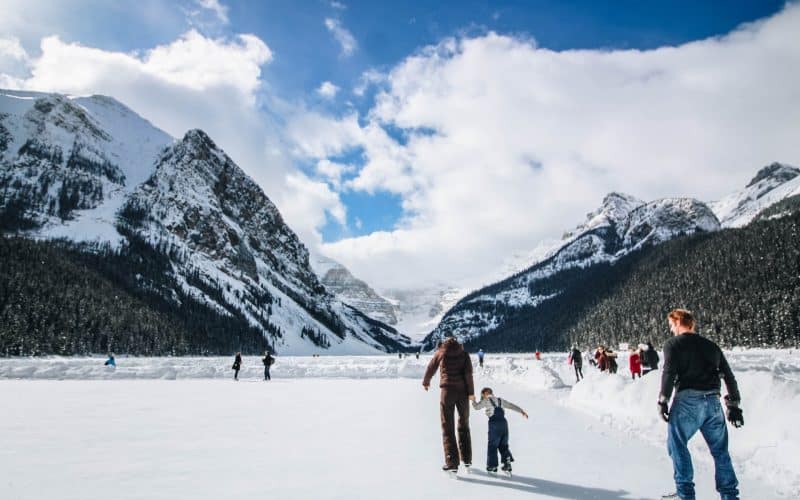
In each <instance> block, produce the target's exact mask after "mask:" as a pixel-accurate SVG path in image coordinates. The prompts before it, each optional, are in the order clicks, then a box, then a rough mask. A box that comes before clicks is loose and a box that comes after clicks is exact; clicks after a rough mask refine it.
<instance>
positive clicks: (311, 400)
mask: <svg viewBox="0 0 800 500" xmlns="http://www.w3.org/2000/svg"><path fill="white" fill-rule="evenodd" d="M475 385H476V388H480V387H482V386H483V385H492V387H493V388H494V389H495V392H496V394H498V395H499V396H500V397H507V398H508V399H509V400H511V401H513V402H515V403H517V404H520V405H521V406H522V407H523V408H525V409H526V410H527V411H528V413H529V414H530V420H527V421H526V420H524V419H522V418H521V417H520V416H519V415H516V414H512V415H509V424H510V429H511V441H510V444H511V450H512V452H513V454H514V456H515V458H516V462H515V463H514V477H513V478H512V479H508V478H503V477H496V478H495V477H489V476H488V475H487V474H486V473H484V472H483V470H482V469H483V468H484V467H485V452H486V433H487V419H486V417H485V415H484V414H483V413H482V412H472V414H471V417H470V421H471V426H472V440H473V450H474V462H475V464H474V467H473V469H475V471H474V472H473V474H472V475H469V476H466V475H463V473H459V477H458V480H456V481H453V480H449V479H448V478H447V477H445V474H444V473H443V472H441V471H440V470H439V469H440V467H441V465H442V461H443V459H442V451H441V434H440V430H439V409H438V406H439V405H438V400H439V391H438V389H436V388H432V389H431V391H430V392H428V393H426V392H424V391H423V390H422V388H421V386H420V383H419V381H416V380H410V379H383V380H376V379H368V380H353V379H282V380H273V381H272V382H263V381H260V380H257V379H255V378H250V379H245V380H242V381H240V382H238V383H237V382H233V381H232V380H181V381H162V380H147V381H138V380H113V381H50V380H46V381H30V380H20V381H12V380H4V381H0V398H2V400H3V401H4V402H7V404H6V405H5V408H4V410H3V411H2V412H0V429H2V430H3V440H4V443H3V446H2V447H1V448H0V471H2V476H0V498H3V499H7V500H34V499H41V498H58V499H59V500H68V499H81V500H90V499H106V498H109V497H113V498H115V499H145V498H146V499H170V500H174V499H183V498H187V499H193V500H198V499H220V498H264V497H270V498H284V499H301V498H302V499H353V498H363V499H381V500H391V499H398V500H408V499H413V500H422V499H428V498H431V499H440V498H459V499H463V500H469V499H480V500H483V499H485V498H490V497H497V495H500V497H499V498H504V499H505V498H508V499H513V498H534V499H536V498H540V499H543V498H562V499H600V500H617V499H619V500H622V499H652V498H659V497H660V495H661V494H662V493H665V492H668V491H671V490H672V481H671V474H672V470H671V466H670V462H669V459H668V458H667V456H666V451H665V450H664V449H663V448H659V447H655V446H652V445H649V444H646V443H644V442H642V440H640V439H639V438H638V437H637V436H634V435H624V434H622V433H619V432H616V431H613V430H611V429H610V428H608V427H607V426H606V425H605V424H603V423H602V422H599V421H597V420H595V419H592V418H591V417H588V416H586V415H583V414H581V413H579V412H576V411H574V410H571V409H569V408H567V407H565V406H563V405H560V404H558V403H556V402H555V401H554V400H553V399H552V398H547V397H542V393H536V392H532V391H530V390H528V389H526V388H524V387H521V386H519V385H505V384H496V383H495V384H489V383H488V382H486V381H485V380H482V379H481V376H480V374H478V373H476V381H475ZM740 481H741V483H742V485H741V489H742V498H758V499H759V500H770V499H773V498H780V497H776V496H775V494H774V493H772V491H771V489H770V488H768V487H765V486H763V485H761V484H758V483H756V482H754V481H752V480H749V479H748V478H746V477H740ZM697 482H698V498H701V499H705V498H708V499H712V498H717V497H716V495H715V492H714V489H713V472H712V471H710V470H709V469H708V467H707V466H705V465H700V466H699V467H697Z"/></svg>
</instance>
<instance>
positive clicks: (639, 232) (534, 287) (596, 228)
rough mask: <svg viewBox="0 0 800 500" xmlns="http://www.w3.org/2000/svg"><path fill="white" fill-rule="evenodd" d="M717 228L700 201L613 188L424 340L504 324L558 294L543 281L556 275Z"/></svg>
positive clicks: (471, 334) (465, 335)
mask: <svg viewBox="0 0 800 500" xmlns="http://www.w3.org/2000/svg"><path fill="white" fill-rule="evenodd" d="M718 229H720V224H719V221H718V220H717V218H716V216H715V215H714V213H713V212H712V211H711V209H710V208H709V207H708V206H707V205H705V204H704V203H702V202H700V201H697V200H693V199H687V198H670V199H662V200H656V201H653V202H650V203H643V202H641V201H639V200H637V199H636V198H634V197H632V196H628V195H624V194H620V193H611V194H609V195H607V196H606V197H605V198H604V200H603V204H602V205H601V206H600V208H598V209H597V210H596V211H594V212H591V213H589V214H588V215H587V218H586V221H585V222H584V223H582V224H580V225H579V226H578V227H577V228H576V229H574V230H573V231H570V232H568V233H566V234H565V236H564V239H563V240H562V241H561V242H560V243H559V244H558V245H556V246H555V247H554V248H553V249H552V250H551V251H550V252H548V253H547V254H546V256H545V258H544V259H543V260H542V261H540V262H538V263H536V264H534V265H533V266H531V267H530V268H528V269H526V270H524V271H521V272H519V273H517V274H515V275H513V276H511V277H509V278H507V279H505V280H502V281H500V282H498V283H496V284H493V285H490V286H488V287H485V288H483V289H481V290H478V291H476V292H473V293H471V294H470V295H467V296H466V297H464V298H463V299H461V301H459V302H458V303H457V304H456V305H455V306H454V307H453V308H452V309H451V310H449V311H448V312H447V314H445V315H444V317H443V318H442V321H441V322H440V323H439V324H438V325H437V326H436V328H435V329H434V330H433V331H432V332H431V333H430V334H429V335H428V336H427V337H426V338H425V339H424V341H423V344H424V345H425V346H426V347H428V348H430V347H432V346H433V345H435V344H436V342H437V341H438V340H439V339H440V338H441V337H442V336H443V335H444V333H445V332H447V331H451V332H455V333H456V336H458V337H459V338H461V339H462V340H464V341H473V340H475V339H477V338H480V337H481V336H484V335H491V334H492V333H493V332H495V331H498V330H499V329H502V328H503V327H504V324H505V322H506V320H507V317H508V314H509V310H510V309H517V310H519V309H525V308H536V307H538V306H539V305H540V304H542V303H543V302H545V301H547V300H549V299H551V298H553V297H555V296H557V295H558V294H559V293H560V291H559V290H554V289H553V288H552V287H550V286H545V285H544V284H545V283H549V281H551V279H552V278H553V277H554V276H557V275H562V274H563V273H568V272H576V271H575V270H581V269H587V268H591V267H592V266H594V265H597V264H601V263H610V262H615V261H616V260H618V259H620V258H622V257H624V256H626V255H628V254H630V253H631V252H634V251H636V250H639V249H641V248H643V247H646V246H651V245H658V244H660V243H663V242H665V241H668V240H670V239H672V238H675V237H677V236H680V235H685V234H692V233H696V232H711V231H716V230H718Z"/></svg>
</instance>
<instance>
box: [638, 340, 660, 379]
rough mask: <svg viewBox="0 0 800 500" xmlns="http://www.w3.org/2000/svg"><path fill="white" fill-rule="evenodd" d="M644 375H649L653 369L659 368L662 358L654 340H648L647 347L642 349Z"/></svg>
mask: <svg viewBox="0 0 800 500" xmlns="http://www.w3.org/2000/svg"><path fill="white" fill-rule="evenodd" d="M641 356H642V375H647V374H648V373H650V372H651V371H653V370H658V362H659V361H661V358H659V357H658V351H656V348H655V347H653V343H652V342H647V345H646V346H645V349H644V350H642V354H641Z"/></svg>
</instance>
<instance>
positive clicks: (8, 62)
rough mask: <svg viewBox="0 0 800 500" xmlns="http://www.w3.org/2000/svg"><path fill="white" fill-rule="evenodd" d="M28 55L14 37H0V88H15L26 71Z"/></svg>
mask: <svg viewBox="0 0 800 500" xmlns="http://www.w3.org/2000/svg"><path fill="white" fill-rule="evenodd" d="M28 63H29V57H28V53H27V52H26V51H25V49H24V48H23V47H22V45H21V44H20V42H19V39H18V38H16V37H0V88H9V87H16V86H18V85H19V79H20V78H22V77H24V76H25V74H26V73H27V71H28Z"/></svg>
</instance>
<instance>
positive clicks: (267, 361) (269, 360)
mask: <svg viewBox="0 0 800 500" xmlns="http://www.w3.org/2000/svg"><path fill="white" fill-rule="evenodd" d="M261 362H262V363H264V380H272V377H271V376H270V374H269V367H270V366H272V365H273V364H274V363H275V358H274V357H273V356H272V354H270V353H269V351H264V358H263V359H262V360H261Z"/></svg>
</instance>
